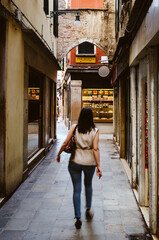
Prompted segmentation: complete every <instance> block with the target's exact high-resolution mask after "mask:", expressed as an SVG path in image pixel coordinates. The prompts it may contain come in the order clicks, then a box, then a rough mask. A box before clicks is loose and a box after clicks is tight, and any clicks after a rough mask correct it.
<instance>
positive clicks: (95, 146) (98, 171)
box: [93, 132, 102, 178]
mask: <svg viewBox="0 0 159 240" xmlns="http://www.w3.org/2000/svg"><path fill="white" fill-rule="evenodd" d="M98 143H99V132H97V133H96V135H95V137H94V139H93V153H94V157H95V159H96V163H97V169H96V174H97V176H98V177H99V178H101V177H102V171H101V168H100V157H99V147H98Z"/></svg>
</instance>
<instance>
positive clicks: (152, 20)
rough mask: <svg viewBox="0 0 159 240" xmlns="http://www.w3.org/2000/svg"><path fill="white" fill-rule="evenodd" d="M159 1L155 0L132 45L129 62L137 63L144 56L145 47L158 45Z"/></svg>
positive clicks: (131, 63)
mask: <svg viewBox="0 0 159 240" xmlns="http://www.w3.org/2000/svg"><path fill="white" fill-rule="evenodd" d="M158 12H159V1H158V0H154V1H153V2H152V5H151V6H150V8H149V11H148V14H147V15H146V17H145V19H144V21H143V23H142V25H141V27H140V29H139V31H138V33H137V34H136V37H135V39H134V40H133V42H132V45H131V47H130V56H129V63H130V65H134V64H136V58H137V57H143V56H144V50H145V47H148V46H152V45H156V44H157V43H158V40H157V39H158V35H159V25H158V23H159V14H158Z"/></svg>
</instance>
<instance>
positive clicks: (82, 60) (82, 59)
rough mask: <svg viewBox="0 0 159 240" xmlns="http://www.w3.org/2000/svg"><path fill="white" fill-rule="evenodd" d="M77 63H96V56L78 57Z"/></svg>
mask: <svg viewBox="0 0 159 240" xmlns="http://www.w3.org/2000/svg"><path fill="white" fill-rule="evenodd" d="M76 63H96V58H95V57H76Z"/></svg>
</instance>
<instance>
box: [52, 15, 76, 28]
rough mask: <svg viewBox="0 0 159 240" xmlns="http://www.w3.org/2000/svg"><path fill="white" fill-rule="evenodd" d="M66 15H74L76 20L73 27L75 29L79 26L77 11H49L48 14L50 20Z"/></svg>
mask: <svg viewBox="0 0 159 240" xmlns="http://www.w3.org/2000/svg"><path fill="white" fill-rule="evenodd" d="M66 13H76V18H75V22H74V25H75V26H77V27H78V26H80V25H81V22H80V16H79V12H78V11H51V12H50V18H52V17H53V18H54V17H55V16H58V15H62V14H66Z"/></svg>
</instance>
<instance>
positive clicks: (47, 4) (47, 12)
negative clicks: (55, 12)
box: [44, 0, 49, 15]
mask: <svg viewBox="0 0 159 240" xmlns="http://www.w3.org/2000/svg"><path fill="white" fill-rule="evenodd" d="M44 12H45V14H46V15H48V14H49V0H44Z"/></svg>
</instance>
